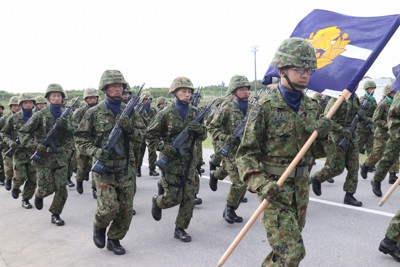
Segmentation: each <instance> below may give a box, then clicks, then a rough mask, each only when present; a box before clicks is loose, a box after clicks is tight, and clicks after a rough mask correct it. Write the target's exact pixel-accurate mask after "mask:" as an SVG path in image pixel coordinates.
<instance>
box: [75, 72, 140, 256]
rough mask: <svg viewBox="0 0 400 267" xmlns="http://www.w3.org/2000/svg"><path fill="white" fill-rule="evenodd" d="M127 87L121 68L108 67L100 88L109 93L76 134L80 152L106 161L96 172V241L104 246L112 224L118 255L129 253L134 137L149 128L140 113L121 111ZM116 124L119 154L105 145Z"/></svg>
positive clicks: (110, 237) (111, 234) (111, 245)
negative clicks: (125, 242)
mask: <svg viewBox="0 0 400 267" xmlns="http://www.w3.org/2000/svg"><path fill="white" fill-rule="evenodd" d="M124 88H126V81H125V79H124V76H123V75H122V73H121V72H120V71H119V70H106V71H104V73H103V75H102V76H101V79H100V85H99V90H101V91H103V92H104V93H105V95H106V99H105V100H104V101H102V102H100V103H99V104H98V105H96V106H95V107H92V108H89V109H88V110H87V111H86V113H85V115H84V116H83V118H82V120H81V121H80V124H79V127H78V129H77V130H76V132H75V135H74V136H75V142H76V145H77V148H78V149H79V151H80V153H82V154H85V155H87V156H89V157H94V161H96V160H100V161H102V162H104V166H105V173H104V174H99V173H95V172H92V174H93V178H94V180H95V184H96V188H97V209H96V213H95V218H94V230H93V241H94V243H95V245H96V246H97V247H98V248H104V247H105V245H106V239H105V238H106V231H107V228H108V232H107V237H108V238H107V249H108V250H110V251H113V252H114V254H116V255H123V254H125V253H126V252H125V248H124V247H123V246H122V245H121V244H120V240H121V239H123V238H124V237H125V235H126V233H127V232H128V229H129V226H130V224H131V220H132V206H133V199H134V196H135V191H136V188H135V187H136V174H135V165H134V161H132V160H131V158H132V157H133V155H130V151H131V149H132V147H131V146H130V141H131V140H133V139H135V138H140V139H142V138H143V134H144V131H143V129H144V128H145V126H144V124H143V121H141V120H140V116H139V115H138V114H133V116H132V117H131V118H129V117H128V116H126V115H124V116H122V115H121V114H122V111H123V110H124V108H125V106H126V105H125V103H123V102H122V93H123V90H124ZM139 123H141V124H142V125H138V124H139ZM115 124H117V125H118V126H119V127H120V128H121V129H122V134H121V136H119V139H118V142H117V145H118V147H119V148H120V150H121V153H118V154H117V153H115V154H113V153H111V152H110V151H109V150H106V149H104V146H105V144H106V142H107V140H108V137H109V135H110V133H111V131H112V129H113V128H114V127H115ZM139 129H141V130H139Z"/></svg>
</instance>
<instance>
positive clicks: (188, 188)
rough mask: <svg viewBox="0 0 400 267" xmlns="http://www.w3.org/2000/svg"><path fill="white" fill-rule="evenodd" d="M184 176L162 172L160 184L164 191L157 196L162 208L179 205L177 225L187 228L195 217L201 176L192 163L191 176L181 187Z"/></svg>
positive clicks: (158, 204)
mask: <svg viewBox="0 0 400 267" xmlns="http://www.w3.org/2000/svg"><path fill="white" fill-rule="evenodd" d="M181 184H182V176H180V175H177V174H173V173H168V172H164V171H163V172H162V176H161V179H160V185H161V186H162V188H163V191H164V193H163V194H162V195H159V196H158V197H157V206H158V207H160V208H161V209H168V208H171V207H174V206H177V205H179V211H178V216H177V217H176V220H175V225H176V227H178V228H182V229H187V228H188V227H189V224H190V220H191V219H192V217H193V209H194V199H195V198H196V194H197V192H198V188H199V176H198V173H197V170H196V168H195V166H194V164H192V166H191V168H190V171H189V177H188V179H187V180H186V183H185V184H184V185H183V188H181Z"/></svg>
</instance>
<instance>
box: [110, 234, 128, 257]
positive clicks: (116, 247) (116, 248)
mask: <svg viewBox="0 0 400 267" xmlns="http://www.w3.org/2000/svg"><path fill="white" fill-rule="evenodd" d="M107 249H108V250H110V251H113V252H114V254H115V255H124V254H125V253H126V251H125V248H124V247H123V246H121V244H120V243H119V240H118V239H110V238H107Z"/></svg>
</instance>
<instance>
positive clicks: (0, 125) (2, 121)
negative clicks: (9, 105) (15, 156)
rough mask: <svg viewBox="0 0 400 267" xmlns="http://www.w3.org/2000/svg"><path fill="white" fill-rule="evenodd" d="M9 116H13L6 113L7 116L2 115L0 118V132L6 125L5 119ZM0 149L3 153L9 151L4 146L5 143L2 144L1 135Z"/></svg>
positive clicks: (5, 145) (6, 146)
mask: <svg viewBox="0 0 400 267" xmlns="http://www.w3.org/2000/svg"><path fill="white" fill-rule="evenodd" d="M11 115H13V113H12V112H10V113H8V114H6V115H4V116H2V117H1V118H0V130H1V129H3V127H4V125H5V124H6V121H7V119H8V118H9V117H10V116H11ZM0 149H1V150H2V151H3V152H5V151H7V150H8V149H10V147H9V146H8V145H7V144H6V142H4V140H3V138H2V137H1V135H0Z"/></svg>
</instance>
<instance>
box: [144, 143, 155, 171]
mask: <svg viewBox="0 0 400 267" xmlns="http://www.w3.org/2000/svg"><path fill="white" fill-rule="evenodd" d="M145 148H146V147H145ZM147 153H148V161H149V170H153V171H154V170H155V169H156V165H155V164H156V161H157V152H156V149H155V148H150V147H147ZM142 159H143V157H142Z"/></svg>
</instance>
